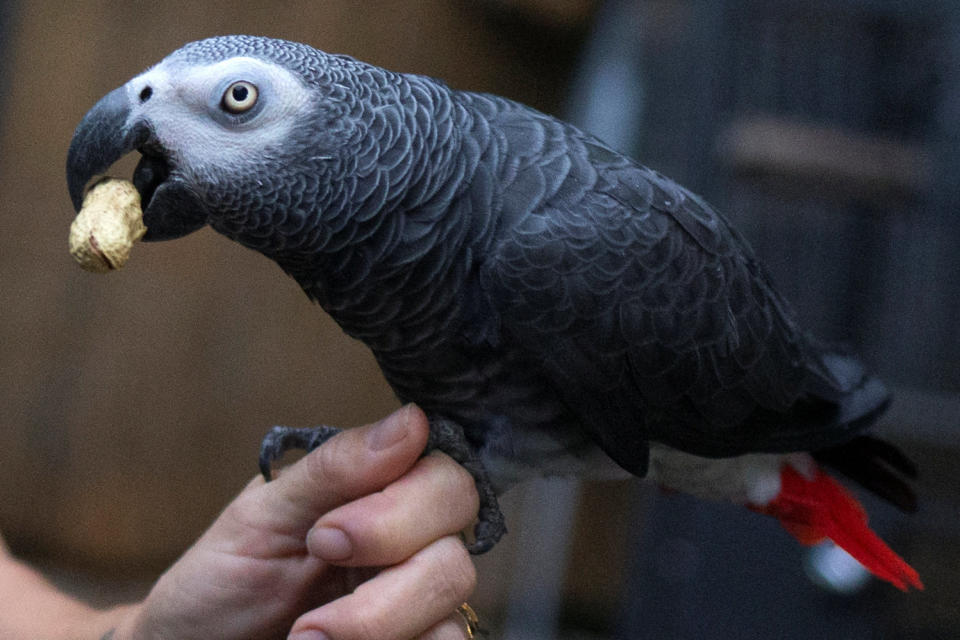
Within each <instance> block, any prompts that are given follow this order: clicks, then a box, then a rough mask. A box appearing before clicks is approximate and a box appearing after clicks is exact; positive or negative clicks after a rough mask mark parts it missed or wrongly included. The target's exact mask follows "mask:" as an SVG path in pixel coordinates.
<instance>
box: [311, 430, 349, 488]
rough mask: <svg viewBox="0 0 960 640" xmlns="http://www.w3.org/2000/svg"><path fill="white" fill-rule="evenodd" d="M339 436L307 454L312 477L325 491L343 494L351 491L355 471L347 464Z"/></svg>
mask: <svg viewBox="0 0 960 640" xmlns="http://www.w3.org/2000/svg"><path fill="white" fill-rule="evenodd" d="M339 445H340V442H338V438H336V437H334V438H331V439H330V440H329V441H328V442H325V443H324V444H323V446H321V447H320V448H319V449H317V450H316V451H313V452H312V453H310V455H308V456H307V459H306V463H307V470H308V475H309V477H310V479H311V480H312V481H313V482H314V483H315V484H316V485H317V486H318V487H320V488H322V489H323V491H325V492H328V493H332V494H337V495H342V494H346V493H348V492H349V487H350V485H351V484H352V482H353V477H354V474H355V471H354V470H352V469H350V468H349V465H347V464H345V463H344V462H345V458H344V455H343V452H342V451H341V448H342V447H340V446H339Z"/></svg>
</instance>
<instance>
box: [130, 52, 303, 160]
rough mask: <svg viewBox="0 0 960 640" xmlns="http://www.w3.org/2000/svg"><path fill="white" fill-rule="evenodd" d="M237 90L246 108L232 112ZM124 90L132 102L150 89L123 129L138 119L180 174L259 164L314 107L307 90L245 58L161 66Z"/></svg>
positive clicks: (269, 67) (268, 66) (281, 70)
mask: <svg viewBox="0 0 960 640" xmlns="http://www.w3.org/2000/svg"><path fill="white" fill-rule="evenodd" d="M238 83H239V85H240V86H243V87H244V89H246V91H247V92H248V93H246V94H243V95H244V97H245V98H247V99H248V100H249V102H250V104H249V107H248V108H247V109H245V110H243V111H240V112H235V111H233V110H232V109H234V108H236V106H237V105H238V102H237V101H236V99H235V98H234V97H233V95H231V94H230V91H231V90H232V88H233V87H235V86H237V85H238ZM127 86H128V91H129V92H130V95H131V99H132V100H133V101H134V102H136V101H137V100H138V97H140V96H143V95H146V94H144V91H145V89H146V88H148V87H149V89H150V91H149V93H148V95H149V97H148V98H147V99H145V100H143V99H140V100H139V104H138V105H137V106H136V107H135V108H134V109H133V110H132V112H131V115H130V120H129V121H128V126H129V125H130V124H132V123H133V122H134V121H136V120H139V119H143V120H146V121H147V122H149V123H150V125H151V126H152V128H153V132H154V134H155V136H156V138H157V140H158V141H159V142H160V144H161V145H162V146H163V147H164V149H165V150H166V151H167V152H168V153H169V154H170V156H171V160H172V161H173V163H174V165H175V166H177V167H182V168H183V170H185V171H191V170H192V171H197V172H216V171H217V170H218V168H219V167H224V168H228V169H229V170H230V171H231V172H236V171H238V170H242V168H243V167H244V166H245V165H247V164H250V165H253V164H255V163H256V164H259V163H262V162H263V158H264V154H265V150H266V151H269V149H276V148H279V147H280V146H281V145H283V144H284V142H286V141H288V140H289V138H290V132H291V130H292V129H293V128H294V127H295V126H296V125H297V123H301V122H303V121H304V119H305V116H306V114H307V111H308V110H309V107H310V102H311V93H310V91H309V90H308V89H307V88H306V87H305V86H304V85H303V84H302V83H301V82H300V81H299V80H298V79H297V78H296V77H295V76H294V75H293V74H292V73H290V72H289V71H287V70H286V69H284V68H282V67H280V66H277V65H273V64H270V63H267V62H263V61H261V60H258V59H256V58H248V57H238V58H231V59H229V60H224V61H222V62H218V63H216V64H212V65H207V66H202V67H192V66H191V67H184V66H182V65H180V64H177V63H176V62H162V63H160V64H159V65H157V66H156V67H154V68H152V69H150V70H149V71H147V72H145V73H143V74H142V75H140V76H137V77H136V78H134V79H133V80H131V81H130V82H129V83H128V85H127ZM251 89H252V91H251ZM225 95H226V99H225ZM240 104H242V101H241V103H240ZM244 106H246V105H244ZM186 177H187V178H188V179H189V178H191V177H195V176H190V175H187V176H186ZM196 177H199V176H196Z"/></svg>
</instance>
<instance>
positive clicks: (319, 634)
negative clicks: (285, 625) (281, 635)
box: [287, 629, 330, 640]
mask: <svg viewBox="0 0 960 640" xmlns="http://www.w3.org/2000/svg"><path fill="white" fill-rule="evenodd" d="M287 640H330V636H328V635H327V634H325V633H324V632H323V631H320V630H318V629H304V630H303V631H294V632H293V633H291V634H290V635H289V636H287Z"/></svg>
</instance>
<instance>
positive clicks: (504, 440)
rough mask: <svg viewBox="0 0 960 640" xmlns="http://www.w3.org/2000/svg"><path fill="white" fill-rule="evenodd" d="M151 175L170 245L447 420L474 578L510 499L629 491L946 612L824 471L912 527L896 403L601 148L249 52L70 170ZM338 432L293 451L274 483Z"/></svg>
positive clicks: (759, 276)
mask: <svg viewBox="0 0 960 640" xmlns="http://www.w3.org/2000/svg"><path fill="white" fill-rule="evenodd" d="M133 150H137V151H139V152H140V153H141V154H142V158H141V160H140V163H139V165H138V166H137V168H136V171H135V172H134V184H135V185H136V187H137V189H138V191H139V192H140V194H141V196H142V203H143V207H144V222H145V224H146V225H147V229H148V230H147V234H146V236H145V238H144V239H145V240H166V239H171V238H177V237H179V236H182V235H185V234H187V233H190V232H192V231H194V230H196V229H199V228H200V227H202V226H204V225H210V226H211V227H213V228H214V229H215V230H217V231H218V232H220V233H222V234H223V235H225V236H227V237H228V238H231V239H233V240H235V241H237V242H239V243H241V244H243V245H244V246H247V247H250V248H251V249H255V250H257V251H259V252H261V253H262V254H264V255H265V256H267V257H268V258H271V259H272V260H274V261H275V262H276V263H277V264H279V265H280V267H281V268H282V269H283V270H284V271H286V272H287V273H288V274H290V275H291V276H292V277H293V278H294V279H296V281H297V282H298V283H299V284H300V286H301V287H303V289H304V291H305V292H306V293H307V294H308V295H309V297H310V298H312V299H313V300H315V301H317V302H318V303H319V304H320V305H321V306H322V307H323V308H324V309H325V310H326V311H327V312H328V313H329V314H330V315H331V316H333V318H334V319H335V320H336V321H337V322H338V323H339V324H340V326H341V327H342V328H343V330H344V331H346V333H348V334H349V335H350V336H353V337H354V338H357V339H360V340H362V341H363V342H365V343H366V344H367V345H368V346H369V347H370V349H371V350H372V351H373V354H374V355H375V356H376V359H377V361H378V363H379V365H380V367H381V369H382V370H383V373H384V375H385V377H386V379H387V381H388V382H389V383H390V385H391V386H392V387H393V389H394V390H395V392H396V394H397V396H398V397H399V398H400V399H401V400H403V401H404V402H416V403H417V404H418V405H419V406H420V407H421V408H423V410H424V411H425V412H426V413H427V415H428V416H429V418H430V422H431V439H430V445H429V446H431V447H437V448H440V449H441V450H443V451H446V452H448V453H450V454H451V455H452V456H453V457H454V458H455V459H457V460H458V461H459V462H460V463H461V464H463V465H464V466H465V467H466V468H467V469H468V470H469V471H470V472H471V473H472V474H473V475H474V477H475V479H476V481H477V487H478V490H479V492H480V495H481V509H480V514H479V522H478V524H477V527H476V531H475V533H476V537H477V539H476V542H474V543H473V546H472V550H474V551H483V550H486V549H488V548H490V547H491V546H492V545H493V544H495V542H496V541H497V540H498V539H499V537H500V536H501V534H502V533H503V532H504V530H505V528H504V525H503V520H502V516H501V515H500V512H499V509H498V508H497V502H496V495H497V494H499V493H500V492H502V491H503V490H504V489H506V488H507V487H508V486H510V485H511V484H513V483H515V482H517V481H520V480H522V479H524V478H526V477H530V476H531V475H535V474H556V473H600V472H602V471H603V470H604V469H608V468H611V467H615V466H619V468H622V469H624V470H626V471H628V472H630V473H632V474H634V475H636V476H650V477H652V478H653V480H654V481H656V482H657V483H659V484H660V485H662V486H664V487H667V488H672V489H676V490H680V491H687V492H690V493H693V494H695V495H700V496H703V497H713V498H719V499H725V500H731V501H734V502H737V503H741V504H744V505H746V506H748V507H750V508H752V509H754V510H757V511H761V512H765V513H769V514H771V515H774V516H776V517H778V518H779V519H780V520H781V522H782V523H783V524H784V526H785V527H786V528H787V529H788V530H789V531H791V533H793V534H794V535H796V536H797V537H798V538H800V539H801V540H803V541H811V540H814V539H820V538H823V537H824V536H827V537H831V538H833V539H834V540H835V541H837V542H838V543H839V544H840V545H841V546H844V547H845V548H847V549H848V550H849V551H851V553H853V554H854V555H855V556H856V557H857V558H858V559H859V560H860V561H861V562H863V563H864V564H865V565H866V566H867V567H868V568H870V569H871V570H872V571H873V572H874V573H876V574H877V575H879V576H880V577H883V578H885V579H887V580H889V581H891V582H893V583H894V584H896V585H897V586H900V587H901V588H906V586H907V585H908V584H911V585H914V586H920V582H919V579H918V578H917V575H916V573H915V572H914V571H913V570H912V569H911V568H910V567H909V566H908V565H907V564H906V563H905V562H903V561H902V560H901V559H900V558H899V557H898V556H896V555H895V554H894V553H893V552H892V551H890V550H889V549H888V548H887V547H886V545H884V544H883V542H881V541H880V540H879V539H878V538H876V537H875V536H874V534H873V533H872V532H871V531H870V530H869V528H868V527H867V526H866V524H865V521H866V519H865V516H864V515H863V512H862V510H861V509H860V507H859V505H858V504H857V503H856V502H855V500H854V499H853V498H852V497H851V496H850V494H849V493H847V492H846V491H845V490H844V489H842V488H841V487H840V486H839V485H838V484H837V483H836V482H835V481H833V480H832V479H831V478H830V477H829V476H827V475H826V474H824V473H823V471H822V470H821V468H820V466H819V464H818V461H822V462H824V463H826V464H831V465H833V466H835V467H837V468H838V469H839V470H840V471H841V472H843V473H846V474H847V475H850V476H852V477H854V478H855V479H858V480H860V481H861V482H863V483H864V484H866V485H867V486H868V488H870V489H873V490H874V491H876V492H878V493H879V494H881V495H883V496H884V497H886V498H887V499H889V500H891V501H892V502H894V503H896V504H897V505H899V506H900V507H901V508H904V509H907V510H909V509H911V508H913V506H914V503H915V498H914V496H913V493H912V491H911V490H910V488H909V487H908V486H907V484H906V483H905V482H904V480H903V478H902V476H908V477H910V476H912V475H913V474H914V468H913V465H912V463H910V461H909V460H907V459H906V458H905V457H903V455H902V454H900V453H899V451H897V450H896V449H895V448H893V447H892V446H891V445H889V444H887V443H885V442H882V441H880V440H877V439H875V438H872V437H869V436H863V435H860V434H861V432H862V431H863V430H864V429H865V428H867V427H868V426H870V425H871V424H872V423H873V422H874V421H875V420H876V419H877V417H878V416H879V415H880V413H881V412H882V411H883V410H884V408H885V407H886V405H887V403H888V400H889V396H888V393H887V390H886V389H885V388H884V386H883V384H882V383H881V382H880V381H879V380H877V379H876V378H874V377H872V376H870V375H868V374H867V373H866V372H865V370H864V368H863V366H862V365H861V364H860V363H859V362H858V361H857V360H856V359H854V358H853V357H851V356H849V355H847V354H844V353H841V352H839V351H837V350H835V349H830V348H826V347H825V346H824V345H822V344H820V343H818V342H817V341H815V340H814V339H813V338H811V337H810V336H809V335H807V334H806V333H804V332H803V331H802V330H801V328H800V327H798V325H797V322H796V319H795V316H794V314H793V312H792V311H791V309H790V307H789V306H788V305H787V303H786V302H785V301H784V300H783V298H781V296H780V295H779V294H778V293H777V292H776V290H775V289H774V288H773V285H772V284H771V281H770V278H769V277H768V275H767V273H766V272H765V270H764V268H763V267H762V265H760V264H759V263H758V261H757V259H756V257H755V256H754V254H753V252H752V250H751V249H750V247H749V246H748V245H747V243H746V242H745V241H744V240H743V238H742V237H741V236H740V235H739V234H738V233H737V232H736V231H735V230H734V229H733V228H732V227H731V226H730V225H729V223H728V222H727V220H726V219H725V218H724V217H723V216H722V215H720V214H719V213H718V212H717V211H715V210H714V209H713V208H712V207H711V206H710V205H709V204H707V203H706V202H704V201H703V200H702V199H701V198H699V197H698V196H696V195H694V194H692V193H690V192H689V191H687V190H686V189H684V188H683V187H681V186H679V185H678V184H676V183H674V182H672V181H670V180H669V179H667V178H665V177H663V176H662V175H660V174H658V173H656V172H655V171H652V170H650V169H647V168H645V167H643V166H640V165H639V164H637V163H635V162H634V161H633V160H631V159H629V158H627V157H625V156H623V155H621V154H619V153H617V152H616V151H614V150H612V149H611V148H610V147H608V146H607V145H605V144H604V143H602V142H600V141H599V140H597V139H596V138H593V137H591V136H589V135H587V134H585V133H584V132H582V131H580V130H578V129H577V128H575V127H573V126H571V125H570V124H567V123H564V122H561V121H559V120H557V119H555V118H553V117H550V116H548V115H545V114H543V113H540V112H537V111H535V110H533V109H531V108H529V107H526V106H524V105H522V104H518V103H516V102H513V101H511V100H507V99H504V98H500V97H497V96H493V95H485V94H479V93H470V92H465V91H456V90H453V89H450V88H449V87H447V86H446V85H445V84H443V83H442V82H439V81H437V80H434V79H431V78H427V77H423V76H416V75H408V74H402V73H394V72H390V71H387V70H384V69H381V68H378V67H375V66H372V65H369V64H365V63H363V62H360V61H357V60H355V59H352V58H350V57H346V56H342V55H330V54H327V53H323V52H321V51H318V50H316V49H313V48H311V47H309V46H306V45H303V44H297V43H293V42H286V41H282V40H273V39H267V38H261V37H251V36H224V37H216V38H211V39H207V40H203V41H199V42H194V43H190V44H187V45H186V46H184V47H183V48H181V49H179V50H177V51H175V52H173V53H172V54H170V55H169V56H168V57H167V58H165V59H164V60H162V61H161V62H160V63H159V64H157V65H156V66H154V67H152V68H151V69H149V70H147V71H146V72H144V73H142V74H140V75H138V76H136V77H135V78H133V79H132V80H130V81H129V82H127V83H126V84H125V85H123V86H121V87H119V88H117V89H115V90H114V91H112V92H111V93H109V94H107V95H106V96H105V97H104V98H103V99H101V100H100V101H99V102H98V103H97V104H96V105H95V106H94V107H93V108H92V109H91V110H90V112H89V113H88V114H87V115H86V116H85V117H84V119H83V121H82V122H81V123H80V124H79V126H78V127H77V130H76V133H75V135H74V138H73V141H72V143H71V145H70V149H69V153H68V158H67V181H68V185H69V191H70V196H71V198H72V200H73V204H74V206H75V207H76V208H77V209H79V207H80V205H81V202H82V198H83V195H84V189H85V186H86V185H87V183H88V182H89V181H90V179H91V178H92V177H94V175H95V174H98V173H100V172H102V171H104V170H106V168H107V167H109V165H111V164H112V163H113V162H114V161H115V160H117V159H118V158H119V157H121V156H122V155H124V154H125V153H127V152H130V151H133ZM333 432H335V430H334V429H332V428H329V427H321V428H319V429H317V430H298V429H289V428H284V427H278V428H275V429H274V431H272V432H271V434H270V435H269V436H268V437H267V439H266V440H265V445H264V451H263V453H262V460H261V463H262V467H265V471H266V472H267V473H268V474H269V464H270V462H271V461H272V460H273V459H275V458H276V457H277V456H279V455H280V454H281V453H282V452H283V450H285V449H287V448H290V447H299V446H302V447H306V448H312V447H315V446H319V444H320V443H321V442H322V441H323V440H324V439H325V438H326V437H328V436H329V435H330V434H331V433H333ZM809 452H813V454H812V455H811V454H810V453H809ZM611 461H612V462H613V463H616V464H615V465H613V464H611Z"/></svg>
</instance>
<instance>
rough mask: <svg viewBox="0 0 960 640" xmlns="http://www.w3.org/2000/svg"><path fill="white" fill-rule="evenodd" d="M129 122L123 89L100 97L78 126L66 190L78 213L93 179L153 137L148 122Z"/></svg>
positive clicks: (124, 88)
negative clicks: (86, 189) (89, 183)
mask: <svg viewBox="0 0 960 640" xmlns="http://www.w3.org/2000/svg"><path fill="white" fill-rule="evenodd" d="M129 119H130V99H129V97H128V93H127V88H126V86H122V87H118V88H116V89H114V90H113V91H111V92H110V93H108V94H107V95H105V96H104V97H103V98H101V99H100V101H99V102H97V104H95V105H94V106H93V108H92V109H90V111H89V112H87V115H85V116H84V117H83V120H81V121H80V124H79V125H77V130H76V131H75V132H74V134H73V140H71V141H70V150H69V151H68V152H67V188H68V189H69V190H70V199H71V200H72V201H73V208H74V209H76V210H77V211H80V206H81V205H82V204H83V195H84V189H85V187H86V186H87V183H88V182H89V181H90V179H91V178H93V177H94V176H95V175H97V174H100V173H103V172H104V171H106V170H107V169H108V168H109V167H110V165H112V164H113V163H114V162H116V161H117V160H119V159H120V158H121V157H123V156H124V155H125V154H127V153H129V152H131V151H133V150H134V149H137V148H138V147H140V146H141V145H142V144H143V143H145V142H146V141H147V140H148V139H149V138H150V127H149V126H148V125H147V124H146V123H145V122H142V121H139V120H138V121H136V122H134V123H132V124H131V123H129V122H128V121H129Z"/></svg>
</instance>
